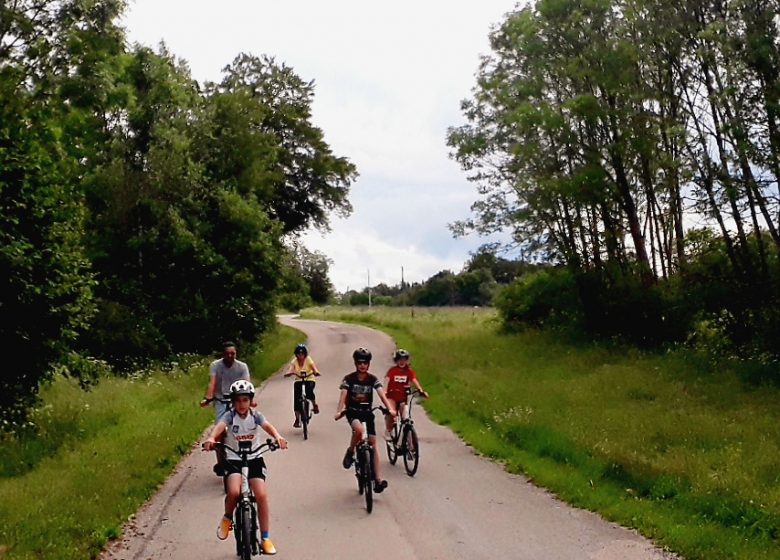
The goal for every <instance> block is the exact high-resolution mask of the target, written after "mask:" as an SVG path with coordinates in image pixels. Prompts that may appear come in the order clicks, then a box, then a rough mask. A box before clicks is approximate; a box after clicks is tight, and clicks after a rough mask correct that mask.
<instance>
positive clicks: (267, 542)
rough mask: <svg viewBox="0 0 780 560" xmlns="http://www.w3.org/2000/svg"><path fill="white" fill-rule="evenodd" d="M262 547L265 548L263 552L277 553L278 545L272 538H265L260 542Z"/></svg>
mask: <svg viewBox="0 0 780 560" xmlns="http://www.w3.org/2000/svg"><path fill="white" fill-rule="evenodd" d="M260 548H262V549H263V554H276V547H275V546H274V543H272V542H271V539H263V542H261V543H260Z"/></svg>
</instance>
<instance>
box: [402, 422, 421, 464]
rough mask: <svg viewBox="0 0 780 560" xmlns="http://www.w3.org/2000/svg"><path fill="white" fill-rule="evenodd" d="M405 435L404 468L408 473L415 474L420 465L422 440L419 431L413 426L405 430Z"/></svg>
mask: <svg viewBox="0 0 780 560" xmlns="http://www.w3.org/2000/svg"><path fill="white" fill-rule="evenodd" d="M403 437H404V440H403V449H404V468H405V469H406V474H408V475H409V476H414V475H415V473H416V472H417V467H418V466H419V465H420V442H419V440H418V438H417V432H416V431H415V429H414V427H412V426H409V427H408V428H407V429H406V430H405V431H404V436H403Z"/></svg>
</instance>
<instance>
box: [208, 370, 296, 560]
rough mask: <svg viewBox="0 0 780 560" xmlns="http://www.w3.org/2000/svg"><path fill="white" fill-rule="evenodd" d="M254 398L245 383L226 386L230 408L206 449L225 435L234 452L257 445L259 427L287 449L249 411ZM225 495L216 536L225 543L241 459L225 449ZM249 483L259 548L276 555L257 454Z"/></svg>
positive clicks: (252, 458) (237, 491)
mask: <svg viewBox="0 0 780 560" xmlns="http://www.w3.org/2000/svg"><path fill="white" fill-rule="evenodd" d="M254 397H255V388H254V386H253V385H252V384H251V383H250V382H249V381H245V380H243V379H242V380H239V381H236V382H235V383H233V384H232V385H231V386H230V401H231V405H232V409H230V410H227V411H226V412H225V413H224V414H223V415H222V417H221V418H220V419H219V421H218V422H217V425H216V426H214V429H213V430H212V432H211V435H210V436H209V437H208V439H207V440H206V441H205V442H204V444H203V447H204V448H205V449H207V450H211V449H214V446H215V444H216V442H217V438H218V437H220V436H221V435H222V434H223V433H225V432H226V433H225V444H226V445H229V446H230V447H232V448H233V449H238V448H239V445H238V442H239V441H251V442H253V443H252V445H253V446H255V447H256V446H257V445H259V444H260V440H261V435H260V430H259V428H262V429H263V430H264V431H265V432H266V433H267V434H268V435H270V436H271V437H273V438H274V439H275V440H276V443H277V444H279V447H281V448H282V449H287V440H286V439H284V438H283V437H282V436H281V435H279V432H277V431H276V428H274V427H273V425H272V424H271V423H270V422H269V421H268V420H266V419H265V417H264V416H263V415H262V414H261V413H260V412H258V411H257V410H252V409H251V403H252V401H253V399H254ZM226 472H227V476H228V479H227V495H226V496H225V515H224V516H223V517H222V519H221V520H220V522H219V526H218V527H217V537H219V538H220V540H225V539H226V538H228V536H229V535H230V531H231V530H232V529H233V511H234V510H235V509H236V504H237V503H238V496H239V494H241V458H240V457H239V456H238V455H237V454H236V453H233V452H232V451H230V450H229V449H228V450H227V466H226ZM249 484H250V486H251V487H252V492H253V493H254V495H255V499H256V500H257V507H258V509H259V510H260V511H259V515H260V536H261V542H260V546H261V547H262V549H263V554H276V549H275V548H274V544H273V543H272V542H271V539H270V534H269V520H270V516H269V513H268V490H267V489H266V486H265V461H263V458H262V457H260V455H259V454H257V455H250V456H249Z"/></svg>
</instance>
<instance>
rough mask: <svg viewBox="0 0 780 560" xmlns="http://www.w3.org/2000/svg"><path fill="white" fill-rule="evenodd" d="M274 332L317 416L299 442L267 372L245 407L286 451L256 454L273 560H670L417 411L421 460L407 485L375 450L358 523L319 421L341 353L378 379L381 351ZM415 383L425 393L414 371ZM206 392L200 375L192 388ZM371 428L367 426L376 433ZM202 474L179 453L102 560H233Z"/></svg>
mask: <svg viewBox="0 0 780 560" xmlns="http://www.w3.org/2000/svg"><path fill="white" fill-rule="evenodd" d="M282 322H283V323H284V324H287V325H290V326H292V327H295V328H297V329H300V330H301V331H303V332H304V333H306V336H305V337H304V336H302V337H301V339H302V340H303V339H305V338H306V339H308V345H309V349H310V353H311V355H312V357H313V358H314V360H315V361H316V362H317V365H318V367H319V369H320V371H321V372H322V373H323V375H322V377H320V378H318V381H317V400H318V402H319V404H320V408H321V413H320V414H319V415H317V416H314V418H313V420H312V422H311V424H310V433H309V439H308V441H304V440H303V435H302V433H301V431H300V429H295V428H293V427H292V422H293V418H294V417H293V413H292V383H293V381H292V379H291V378H286V379H285V378H283V377H282V376H281V374H277V375H274V376H273V377H272V378H270V379H269V380H268V381H267V382H266V383H265V384H263V385H262V387H261V388H260V389H259V392H258V400H259V410H260V411H261V412H262V413H263V414H265V415H266V417H267V418H268V419H269V421H270V422H271V423H273V424H274V425H275V426H276V427H277V429H278V430H279V431H280V432H281V434H282V435H283V436H284V437H286V438H287V439H288V440H289V441H290V448H289V449H288V450H286V451H281V450H280V451H276V452H274V453H271V454H266V455H265V457H266V463H267V464H268V488H269V496H270V509H271V538H272V540H273V541H274V544H275V545H276V548H277V550H278V554H277V558H280V559H284V558H290V559H293V558H295V559H303V558H324V559H334V560H353V559H355V560H357V559H360V560H370V559H373V558H387V559H393V560H407V559H408V560H412V559H415V560H436V559H441V560H444V559H447V560H455V559H469V560H482V559H485V560H487V559H490V560H497V559H512V560H515V559H517V560H558V559H560V560H564V559H565V560H634V559H635V560H645V559H670V558H674V556H672V555H671V554H669V553H666V552H664V551H661V550H659V549H658V548H656V547H654V546H653V544H652V543H651V542H649V541H648V540H646V539H644V538H642V537H640V536H638V535H637V534H636V533H634V532H632V531H630V530H627V529H624V528H622V527H619V526H617V525H615V524H613V523H609V522H606V521H604V520H603V519H601V518H600V517H599V516H598V515H595V514H593V513H590V512H587V511H583V510H579V509H575V508H572V507H570V506H568V505H566V504H564V503H562V502H560V501H559V500H557V499H556V498H555V497H554V496H552V495H550V494H549V493H547V492H546V491H544V490H541V489H539V488H537V487H535V486H534V485H532V484H530V483H529V482H527V481H526V480H525V479H524V478H523V477H521V476H516V475H512V474H508V473H507V472H505V471H504V470H503V469H502V468H501V467H500V466H498V465H496V464H493V463H491V462H490V461H489V460H487V459H485V458H482V457H479V456H477V455H475V454H474V453H473V452H472V450H471V449H470V448H469V447H468V446H466V445H465V444H464V443H463V442H462V441H460V440H459V439H458V438H457V437H456V436H455V435H453V434H452V433H451V432H450V431H449V430H448V429H447V428H445V427H442V426H438V425H436V424H434V423H433V422H431V421H430V420H429V419H428V418H427V417H426V416H425V414H424V412H423V409H422V408H421V407H415V425H416V427H417V430H418V433H419V434H420V450H421V453H420V467H419V470H418V472H417V475H416V476H415V477H413V478H410V477H408V476H407V475H406V474H405V472H404V468H403V463H402V460H401V459H399V461H398V463H397V464H396V465H395V466H391V465H390V464H389V463H388V462H387V458H386V455H385V453H384V449H383V448H382V449H381V450H380V453H381V458H382V461H381V471H382V472H381V474H382V476H383V478H386V479H387V480H388V482H389V486H388V488H387V489H386V490H385V492H384V493H383V494H380V495H375V497H374V511H373V513H372V514H370V515H369V514H367V513H366V510H365V505H364V501H363V498H362V496H359V495H358V492H357V485H356V482H355V477H354V474H353V473H354V471H353V470H349V471H346V470H344V469H343V468H342V466H341V459H342V457H343V454H344V450H345V448H346V446H347V443H348V439H349V428H348V426H347V423H346V420H345V419H341V420H339V421H338V422H336V421H334V419H333V415H334V413H335V410H336V403H337V399H338V394H339V391H338V386H339V382H340V381H341V379H342V377H343V376H344V375H345V374H346V373H348V372H350V371H352V370H353V369H354V367H353V364H352V363H351V355H352V351H353V349H354V348H356V347H358V346H365V347H367V348H369V349H370V350H371V351H372V352H373V354H374V361H373V363H372V367H371V371H372V372H373V373H374V374H375V375H377V376H378V377H380V378H382V377H384V373H385V372H386V371H387V368H388V367H389V366H390V365H392V362H391V359H390V356H391V354H392V351H393V350H394V345H393V342H392V340H391V339H390V338H389V337H388V336H386V335H385V334H383V333H380V332H378V331H374V330H371V329H367V328H363V327H358V326H351V325H344V324H339V323H327V322H320V321H306V320H296V319H293V318H290V317H285V318H282ZM292 350H293V349H292V348H290V354H291V356H292ZM412 350H413V349H412ZM240 358H241V357H240V356H239V359H240ZM413 358H414V356H413ZM280 366H281V364H280ZM418 373H419V374H420V377H421V379H422V381H423V386H425V383H424V381H425V372H418ZM206 383H207V379H205V378H204V380H203V386H204V388H205V386H206ZM431 398H436V395H432V396H431ZM193 406H196V404H195V403H193ZM380 420H381V416H380V415H377V424H379V422H380ZM212 464H213V453H206V452H203V451H201V450H200V447H199V445H196V446H193V450H192V451H191V453H190V454H189V455H187V456H186V457H184V459H183V460H182V461H181V463H180V464H179V466H178V467H177V468H176V470H175V472H174V474H173V475H172V476H171V478H170V479H169V480H168V482H167V483H166V484H165V485H164V486H163V487H162V488H161V490H160V491H159V492H158V493H157V495H156V496H155V497H154V498H153V499H152V500H151V501H150V502H149V503H148V504H147V505H146V506H144V507H143V508H142V509H141V510H140V511H139V512H138V515H137V516H136V517H135V519H134V520H133V521H132V522H131V523H130V524H129V525H128V526H127V527H125V537H124V538H123V539H122V540H121V541H118V542H117V543H114V544H113V545H112V546H111V547H110V549H109V550H107V551H106V552H105V553H104V555H103V556H102V559H103V560H109V559H110V560H119V559H123V560H157V559H182V560H184V559H187V560H190V559H200V560H212V559H213V560H217V559H232V558H235V557H236V556H235V542H234V540H233V537H232V535H231V537H230V538H229V539H228V540H226V541H219V540H218V539H217V537H216V528H217V524H218V522H219V519H220V517H221V515H222V500H223V491H222V481H221V479H220V478H218V477H216V476H214V474H213V473H212V470H211V467H212Z"/></svg>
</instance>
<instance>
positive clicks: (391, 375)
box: [385, 348, 428, 441]
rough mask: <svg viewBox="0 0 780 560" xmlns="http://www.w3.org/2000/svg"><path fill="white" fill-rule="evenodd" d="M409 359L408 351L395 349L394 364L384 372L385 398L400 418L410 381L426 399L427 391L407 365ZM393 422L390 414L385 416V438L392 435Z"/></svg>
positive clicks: (402, 415) (404, 411) (394, 420)
mask: <svg viewBox="0 0 780 560" xmlns="http://www.w3.org/2000/svg"><path fill="white" fill-rule="evenodd" d="M410 359H411V356H410V355H409V352H407V351H406V350H404V349H403V348H399V349H398V350H396V351H395V354H393V361H394V362H395V365H394V366H393V367H391V368H390V369H389V370H387V373H386V374H385V380H386V381H387V393H386V394H387V399H388V400H389V401H390V402H391V403H393V406H395V409H396V410H397V411H398V414H400V415H401V418H404V416H405V414H406V396H407V395H408V393H409V389H410V387H411V384H412V383H414V386H415V387H417V390H418V391H420V393H421V394H422V396H424V397H425V398H426V399H427V398H428V393H426V392H425V391H424V390H423V388H422V386H421V385H420V382H419V381H418V380H417V374H416V373H415V372H414V370H413V369H412V368H411V366H410V365H409V361H410ZM395 422H396V419H395V418H394V417H392V416H390V415H387V416H385V439H386V440H388V441H389V440H390V439H391V438H392V437H393V436H392V433H391V432H392V430H393V425H394V424H395Z"/></svg>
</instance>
